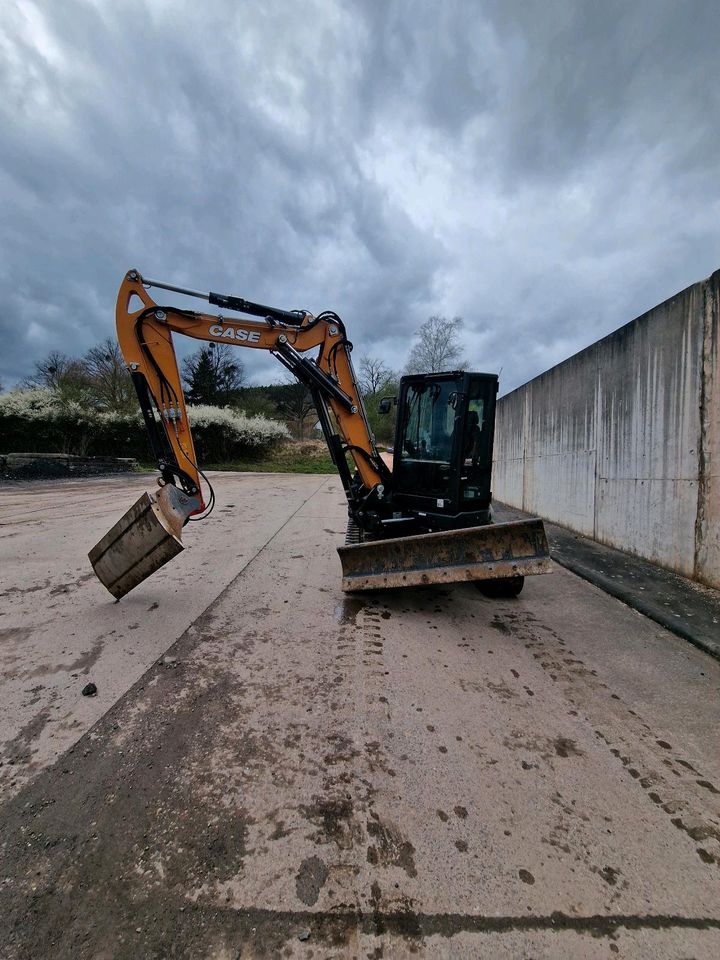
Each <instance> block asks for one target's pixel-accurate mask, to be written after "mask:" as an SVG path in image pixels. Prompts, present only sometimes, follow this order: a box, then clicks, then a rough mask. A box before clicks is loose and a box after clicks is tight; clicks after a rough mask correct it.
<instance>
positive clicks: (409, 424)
mask: <svg viewBox="0 0 720 960" xmlns="http://www.w3.org/2000/svg"><path fill="white" fill-rule="evenodd" d="M458 399H459V394H458V392H457V384H456V382H455V381H453V380H448V381H446V382H442V381H441V382H439V383H438V382H435V383H416V384H412V385H411V386H410V388H409V390H408V393H407V400H406V406H405V429H404V432H403V444H402V449H401V450H399V451H396V456H397V454H398V453H399V454H400V463H401V470H402V473H403V475H404V476H403V479H404V481H405V483H407V485H408V488H410V487H413V486H414V487H415V488H416V489H419V490H425V491H427V494H428V495H429V496H432V497H439V498H440V497H443V498H444V497H447V496H448V495H449V493H448V485H449V480H450V462H451V458H452V450H453V442H454V439H455V426H456V408H457V406H458Z"/></svg>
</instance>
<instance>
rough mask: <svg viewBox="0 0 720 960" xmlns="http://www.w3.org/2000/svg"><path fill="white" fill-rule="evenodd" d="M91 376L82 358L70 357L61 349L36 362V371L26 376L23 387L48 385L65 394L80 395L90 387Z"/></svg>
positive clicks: (51, 388)
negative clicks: (61, 351)
mask: <svg viewBox="0 0 720 960" xmlns="http://www.w3.org/2000/svg"><path fill="white" fill-rule="evenodd" d="M90 385H91V384H90V377H89V375H88V372H87V370H86V369H85V365H84V363H83V362H82V360H78V359H77V358H75V357H68V356H67V354H65V353H60V351H59V350H53V351H51V352H50V353H49V354H48V355H47V356H46V357H45V358H44V359H43V360H38V361H36V363H35V371H34V373H32V374H31V375H30V376H29V377H26V378H25V379H24V380H23V381H22V384H21V386H23V387H30V388H33V387H48V388H49V389H50V390H59V391H61V392H63V393H65V394H72V395H80V394H84V393H86V392H87V391H88V390H89V388H90Z"/></svg>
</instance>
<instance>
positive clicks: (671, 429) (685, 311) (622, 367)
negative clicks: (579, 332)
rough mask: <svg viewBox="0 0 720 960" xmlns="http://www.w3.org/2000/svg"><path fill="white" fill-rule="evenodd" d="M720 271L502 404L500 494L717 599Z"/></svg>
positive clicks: (497, 447)
mask: <svg viewBox="0 0 720 960" xmlns="http://www.w3.org/2000/svg"><path fill="white" fill-rule="evenodd" d="M719 316H720V271H717V272H716V273H714V274H713V275H712V277H710V278H709V279H708V280H706V281H703V282H701V283H696V284H694V285H693V286H692V287H688V289H687V290H683V291H682V293H679V294H677V295H676V296H675V297H672V298H671V299H670V300H667V301H666V302H665V303H662V304H660V305H659V306H657V307H655V308H654V309H653V310H650V311H648V313H645V314H643V315H642V316H641V317H638V318H637V319H636V320H633V321H631V322H630V323H628V324H626V325H625V326H624V327H621V328H620V329H619V330H616V331H615V332H614V333H611V334H610V335H609V336H607V337H605V338H604V339H603V340H599V341H598V342H597V343H594V344H593V345H592V346H590V347H588V348H587V349H586V350H583V351H582V352H580V353H578V354H576V355H575V356H574V357H571V358H570V359H569V360H566V361H565V362H564V363H561V364H559V365H558V366H556V367H553V368H552V369H551V370H548V371H547V373H544V374H542V375H541V376H539V377H536V378H535V379H534V380H531V381H530V382H529V383H526V384H525V385H524V386H522V387H519V388H518V389H517V390H514V391H513V392H512V393H510V394H508V395H507V396H505V397H502V398H501V399H500V400H499V402H498V413H497V425H496V434H495V465H494V481H493V494H494V496H495V497H496V498H497V499H498V500H502V501H504V502H505V503H508V504H510V505H512V506H515V507H519V508H521V509H523V510H527V511H528V512H530V513H535V514H537V515H539V516H541V517H545V518H547V519H549V520H553V521H555V522H556V523H560V524H563V525H564V526H566V527H570V529H572V530H577V531H578V532H579V533H582V534H585V535H586V536H590V537H593V538H594V539H596V540H600V541H601V542H603V543H607V544H610V545H611V546H614V547H618V548H619V549H621V550H626V551H628V552H629V553H634V554H637V555H639V556H642V557H646V558H647V559H649V560H652V561H653V562H655V563H658V564H660V565H661V566H664V567H667V568H669V569H671V570H675V571H677V572H678V573H681V574H683V575H685V576H688V577H692V578H694V579H696V580H699V581H701V582H703V583H706V584H709V585H711V586H715V587H719V588H720V356H719V354H718V341H719V340H720V333H719Z"/></svg>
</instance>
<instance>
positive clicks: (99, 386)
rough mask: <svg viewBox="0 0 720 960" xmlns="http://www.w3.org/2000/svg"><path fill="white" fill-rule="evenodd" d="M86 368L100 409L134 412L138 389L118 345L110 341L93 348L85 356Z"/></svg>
mask: <svg viewBox="0 0 720 960" xmlns="http://www.w3.org/2000/svg"><path fill="white" fill-rule="evenodd" d="M83 365H84V367H85V370H86V371H87V373H88V376H89V377H90V380H91V382H92V387H91V390H92V394H93V399H94V400H95V403H96V405H97V406H99V407H104V408H105V409H107V410H128V409H130V408H134V406H135V402H136V401H135V389H134V387H133V383H132V379H131V378H130V374H129V373H128V371H127V367H126V364H125V360H124V359H123V355H122V353H121V351H120V347H119V346H118V344H117V341H115V340H113V339H112V337H107V338H106V339H105V340H103V341H102V343H98V344H97V346H95V347H92V348H91V349H90V350H88V352H87V353H86V354H85V358H84V360H83Z"/></svg>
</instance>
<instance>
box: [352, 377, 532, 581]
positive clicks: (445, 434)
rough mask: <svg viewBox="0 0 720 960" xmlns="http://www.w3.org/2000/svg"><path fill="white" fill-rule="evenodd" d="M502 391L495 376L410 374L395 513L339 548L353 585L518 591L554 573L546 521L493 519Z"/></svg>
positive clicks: (396, 462) (404, 391)
mask: <svg viewBox="0 0 720 960" xmlns="http://www.w3.org/2000/svg"><path fill="white" fill-rule="evenodd" d="M497 391H498V378H497V376H496V375H495V374H490V373H467V372H465V371H463V370H454V371H451V372H449V373H432V374H418V375H412V376H407V377H403V378H402V380H401V381H400V395H399V397H398V400H397V419H396V422H395V447H394V452H393V469H392V483H391V485H390V491H389V495H388V496H386V497H385V499H384V501H383V504H384V508H385V514H384V516H383V515H382V514H380V511H378V517H379V521H378V523H377V525H376V527H375V529H374V530H373V531H372V532H371V534H370V535H369V536H368V535H365V536H363V535H362V534H361V535H360V537H359V538H357V539H350V538H349V539H348V542H347V544H346V546H344V547H339V548H338V553H339V554H340V559H341V561H342V567H343V589H344V590H348V591H355V590H376V589H385V588H387V587H405V586H413V585H423V584H429V583H453V582H456V581H461V580H475V581H478V582H479V584H480V585H481V587H482V589H483V591H484V592H486V593H488V594H489V595H492V596H506V597H514V596H517V595H518V593H520V590H521V589H522V586H523V580H524V577H525V576H527V575H528V574H538V573H547V572H548V571H549V569H550V554H549V550H548V544H547V538H546V536H545V530H544V527H543V523H542V520H538V519H536V518H533V519H530V520H521V521H514V522H512V523H498V524H493V522H492V510H491V502H492V492H491V478H492V455H493V438H494V433H495V401H496V397H497ZM385 400H386V401H388V402H382V401H381V412H382V411H383V410H385V411H387V412H389V410H390V406H391V404H390V402H389V400H390V398H385ZM349 532H350V531H349Z"/></svg>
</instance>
